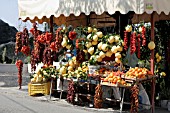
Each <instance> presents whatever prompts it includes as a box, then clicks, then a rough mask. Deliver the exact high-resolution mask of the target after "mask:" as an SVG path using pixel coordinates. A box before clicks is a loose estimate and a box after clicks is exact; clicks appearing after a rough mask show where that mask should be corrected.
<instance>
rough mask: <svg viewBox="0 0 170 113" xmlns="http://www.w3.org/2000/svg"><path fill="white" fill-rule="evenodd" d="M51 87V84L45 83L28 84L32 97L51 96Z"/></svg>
mask: <svg viewBox="0 0 170 113" xmlns="http://www.w3.org/2000/svg"><path fill="white" fill-rule="evenodd" d="M50 86H51V82H44V83H28V93H29V95H30V96H32V95H36V94H44V95H49V94H50Z"/></svg>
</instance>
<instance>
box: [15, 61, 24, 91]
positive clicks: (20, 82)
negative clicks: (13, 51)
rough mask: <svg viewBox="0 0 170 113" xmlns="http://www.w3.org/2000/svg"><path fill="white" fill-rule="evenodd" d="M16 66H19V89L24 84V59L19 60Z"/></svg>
mask: <svg viewBox="0 0 170 113" xmlns="http://www.w3.org/2000/svg"><path fill="white" fill-rule="evenodd" d="M16 66H17V69H18V85H19V89H21V85H22V68H23V62H22V60H17V62H16Z"/></svg>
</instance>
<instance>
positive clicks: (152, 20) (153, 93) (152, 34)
mask: <svg viewBox="0 0 170 113" xmlns="http://www.w3.org/2000/svg"><path fill="white" fill-rule="evenodd" d="M154 26H155V20H154V12H153V13H152V14H151V41H154V37H155V32H154ZM150 63H151V65H150V66H151V72H152V74H154V49H153V50H151V59H150ZM151 86H152V88H151V90H152V94H151V104H152V108H151V110H152V111H151V112H152V113H155V101H154V100H155V78H153V80H152V85H151Z"/></svg>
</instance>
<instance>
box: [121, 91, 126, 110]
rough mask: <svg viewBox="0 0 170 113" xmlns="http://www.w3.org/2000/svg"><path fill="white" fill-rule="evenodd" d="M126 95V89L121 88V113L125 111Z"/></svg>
mask: <svg viewBox="0 0 170 113" xmlns="http://www.w3.org/2000/svg"><path fill="white" fill-rule="evenodd" d="M124 94H125V88H121V98H120V113H122V110H123V102H124Z"/></svg>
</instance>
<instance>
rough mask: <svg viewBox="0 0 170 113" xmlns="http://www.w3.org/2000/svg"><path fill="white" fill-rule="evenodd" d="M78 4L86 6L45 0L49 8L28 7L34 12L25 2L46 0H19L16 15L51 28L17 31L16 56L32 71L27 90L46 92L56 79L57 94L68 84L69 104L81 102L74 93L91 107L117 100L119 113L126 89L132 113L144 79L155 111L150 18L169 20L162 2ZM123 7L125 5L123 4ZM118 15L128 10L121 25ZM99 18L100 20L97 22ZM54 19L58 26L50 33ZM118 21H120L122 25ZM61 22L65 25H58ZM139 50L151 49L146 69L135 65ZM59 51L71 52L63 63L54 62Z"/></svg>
mask: <svg viewBox="0 0 170 113" xmlns="http://www.w3.org/2000/svg"><path fill="white" fill-rule="evenodd" d="M39 1H41V0H39ZM27 2H28V3H27ZM79 2H80V3H79V4H81V3H82V4H85V6H86V7H88V8H89V10H87V11H86V10H84V9H83V7H79V6H78V4H77V3H76V2H73V1H72V2H71V1H69V0H62V1H60V0H58V1H56V3H55V2H54V1H48V2H47V3H46V6H50V8H49V7H48V8H47V9H46V11H45V10H42V9H41V8H40V7H39V8H40V9H41V10H40V9H37V7H32V8H35V9H34V10H37V11H39V12H38V13H37V12H31V11H29V10H27V8H28V6H30V7H31V6H32V5H34V6H36V3H42V4H43V3H45V2H43V1H41V2H32V1H22V0H19V14H20V17H21V19H22V20H23V21H26V20H31V22H35V21H38V22H40V23H41V22H43V21H46V22H48V23H49V24H50V28H51V32H42V31H40V30H38V27H37V24H36V23H34V24H33V27H32V28H31V29H30V31H28V30H27V29H26V28H24V30H23V31H19V32H18V33H17V34H16V47H15V50H16V51H15V52H16V54H18V53H19V52H22V53H23V54H25V55H30V56H31V70H32V72H34V73H33V74H32V75H31V80H30V83H29V94H30V95H34V94H37V93H43V94H47V95H48V94H50V96H51V93H52V92H53V90H54V89H57V88H56V87H57V86H55V85H56V84H60V83H61V84H60V85H61V87H62V88H61V89H60V90H61V92H62V91H64V89H63V87H64V86H66V87H67V89H66V90H67V101H68V102H69V103H72V104H75V103H76V102H77V101H80V100H79V97H81V96H85V97H87V98H88V100H89V102H92V103H94V107H95V108H102V104H103V102H104V101H105V100H109V101H114V100H116V101H118V102H120V112H122V109H123V103H124V94H125V90H130V92H131V96H130V97H131V112H132V113H136V112H138V106H139V101H138V95H139V85H140V84H141V83H143V82H151V84H152V86H151V87H152V88H151V89H152V95H151V96H152V99H151V108H152V112H154V92H155V79H156V75H155V74H154V48H155V43H154V22H155V21H156V20H161V19H169V18H170V17H169V15H168V14H169V12H168V11H167V10H166V9H164V7H165V6H167V5H166V3H165V4H163V3H164V2H161V3H159V4H158V3H157V2H156V4H155V1H154V0H150V1H138V2H137V1H135V0H134V2H133V3H134V5H136V8H134V7H132V6H131V5H128V3H129V2H128V1H126V2H125V3H123V4H122V3H121V2H120V1H112V2H109V1H105V2H106V3H105V4H106V5H107V6H108V7H106V6H105V5H103V4H104V3H101V1H100V0H94V1H88V0H86V1H81V0H80V1H79ZM51 3H53V4H56V6H54V5H52V4H51ZM28 4H29V5H28ZM74 4H76V5H74ZM138 4H141V5H138ZM115 5H116V6H117V7H118V8H116V7H115ZM127 5H128V6H129V7H130V8H127ZM66 6H67V7H66ZM92 6H93V7H92ZM94 6H97V8H94ZM143 6H145V8H143ZM156 6H157V7H161V8H162V9H161V12H162V11H164V13H166V14H163V13H160V10H158V9H155V8H156ZM162 6H164V7H162ZM26 7H27V8H26ZM102 7H103V8H102ZM120 7H124V8H125V9H124V10H123V9H121V8H120ZM167 7H168V6H167ZM24 8H25V9H24ZM76 8H77V9H76ZM79 8H80V9H79ZM28 9H29V8H28ZM51 9H54V10H51ZM66 9H68V10H66ZM137 9H141V10H137ZM127 10H128V11H127ZM116 11H119V12H120V13H117V12H116ZM129 11H133V13H131V12H130V13H129ZM154 11H157V13H156V12H154ZM44 12H46V14H45V13H44ZM91 12H93V13H91ZM62 14H63V15H64V16H63V15H62ZM72 14H74V15H72ZM122 14H127V15H126V16H127V18H126V23H124V22H123V21H122V20H123V18H122V17H121V16H122ZM51 15H52V16H51ZM87 15H88V16H87ZM98 15H100V16H98ZM146 16H147V18H146ZM148 17H149V18H148ZM141 20H142V21H151V37H146V31H147V27H146V25H145V24H144V23H143V22H139V21H141ZM130 21H131V23H130ZM103 22H104V24H101V23H103ZM53 23H56V24H57V25H58V27H57V29H56V30H55V31H54V30H53ZM99 23H100V24H99ZM123 23H124V25H122V24H123ZM132 23H137V24H132ZM61 24H65V25H64V26H60V25H61ZM69 25H72V26H71V27H70V26H69ZM107 26H114V27H112V29H114V30H115V31H112V32H108V30H105V29H101V28H104V27H107ZM29 32H30V33H31V35H32V36H33V41H32V43H33V48H30V45H29V41H28V40H29ZM147 38H149V39H147ZM142 48H145V49H147V50H149V51H150V53H151V54H150V55H151V59H150V67H149V68H147V67H145V66H142V65H140V64H139V63H138V60H139V59H140V58H141V56H142V55H143V54H142V51H141V49H142ZM61 50H64V51H68V50H69V51H70V52H71V54H72V55H71V57H69V58H68V59H67V60H65V61H64V62H61V61H60V63H59V65H57V66H54V65H53V64H54V61H55V60H56V59H57V57H58V56H57V54H58V53H59V52H60V51H61ZM159 59H160V58H159ZM40 62H42V63H43V66H42V67H41V68H40V69H39V70H38V71H37V72H35V70H36V66H37V65H36V64H38V63H40ZM16 65H17V67H18V70H19V72H18V76H19V78H20V79H19V81H20V82H19V85H20V88H21V83H22V79H21V75H22V61H18V63H17V64H16ZM65 83H66V84H65ZM110 87H111V88H113V90H114V97H115V98H114V99H111V98H108V94H107V92H106V90H107V88H110ZM119 90H120V91H119ZM119 93H120V94H119ZM112 95H113V94H112ZM61 96H62V95H61ZM61 96H60V97H61Z"/></svg>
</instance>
